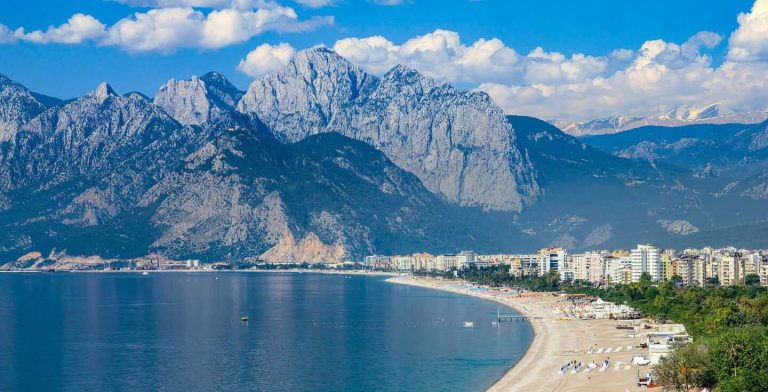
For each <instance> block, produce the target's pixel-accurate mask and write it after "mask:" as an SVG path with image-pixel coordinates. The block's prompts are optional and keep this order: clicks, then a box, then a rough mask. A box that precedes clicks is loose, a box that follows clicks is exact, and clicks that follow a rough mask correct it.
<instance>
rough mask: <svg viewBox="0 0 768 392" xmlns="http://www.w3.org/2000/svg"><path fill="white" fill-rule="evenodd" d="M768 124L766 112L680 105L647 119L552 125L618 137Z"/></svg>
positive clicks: (572, 132) (570, 131) (578, 132)
mask: <svg viewBox="0 0 768 392" xmlns="http://www.w3.org/2000/svg"><path fill="white" fill-rule="evenodd" d="M765 120H768V111H753V112H738V113H734V112H724V111H722V109H721V108H720V106H719V105H717V104H712V105H707V106H703V107H696V106H692V105H682V106H679V107H677V108H675V109H673V110H670V111H669V112H667V113H663V114H660V115H657V116H647V117H627V116H613V117H607V118H601V119H595V120H590V121H584V122H569V121H552V123H553V124H554V125H556V126H557V127H559V128H561V129H562V130H563V132H565V133H568V134H570V135H574V136H590V135H604V134H613V133H620V132H624V131H627V130H631V129H636V128H640V127H644V126H663V127H681V126H686V125H701V124H756V123H760V122H763V121H765Z"/></svg>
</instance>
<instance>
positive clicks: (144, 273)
mask: <svg viewBox="0 0 768 392" xmlns="http://www.w3.org/2000/svg"><path fill="white" fill-rule="evenodd" d="M141 274H142V275H149V272H147V271H144V272H142V273H141Z"/></svg>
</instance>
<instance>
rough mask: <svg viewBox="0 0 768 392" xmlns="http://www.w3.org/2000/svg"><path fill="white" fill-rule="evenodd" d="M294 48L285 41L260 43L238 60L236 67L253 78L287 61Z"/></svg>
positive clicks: (293, 52) (294, 50)
mask: <svg viewBox="0 0 768 392" xmlns="http://www.w3.org/2000/svg"><path fill="white" fill-rule="evenodd" d="M295 53H296V49H294V48H293V46H291V45H289V44H287V43H281V44H279V45H274V46H273V45H270V44H262V45H259V46H258V47H256V49H254V50H252V51H251V52H250V53H248V55H247V56H246V57H245V58H244V59H243V60H241V61H240V64H239V65H238V66H237V69H238V70H240V71H241V72H243V73H245V74H246V75H249V76H251V77H254V78H258V77H261V76H263V75H265V74H268V73H270V72H272V71H274V70H276V69H277V68H280V67H281V66H283V65H285V64H286V63H288V61H290V60H291V58H292V57H293V55H294V54H295Z"/></svg>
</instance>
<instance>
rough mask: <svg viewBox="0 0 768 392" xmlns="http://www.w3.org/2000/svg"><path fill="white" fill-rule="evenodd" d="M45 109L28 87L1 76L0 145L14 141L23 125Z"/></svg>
mask: <svg viewBox="0 0 768 392" xmlns="http://www.w3.org/2000/svg"><path fill="white" fill-rule="evenodd" d="M45 109H46V107H45V104H44V103H43V102H41V101H40V100H38V99H37V98H36V97H35V96H34V95H33V93H32V92H31V91H29V90H28V89H27V88H26V87H24V86H22V85H20V84H19V83H16V82H14V81H13V80H11V79H8V78H7V77H6V76H5V75H3V74H0V143H1V142H4V141H9V140H12V139H13V138H14V137H15V135H16V132H17V131H18V130H19V128H20V127H21V126H22V125H23V124H25V123H26V122H28V121H29V120H31V119H32V118H33V117H35V116H36V115H38V114H40V113H42V112H43V111H44V110H45Z"/></svg>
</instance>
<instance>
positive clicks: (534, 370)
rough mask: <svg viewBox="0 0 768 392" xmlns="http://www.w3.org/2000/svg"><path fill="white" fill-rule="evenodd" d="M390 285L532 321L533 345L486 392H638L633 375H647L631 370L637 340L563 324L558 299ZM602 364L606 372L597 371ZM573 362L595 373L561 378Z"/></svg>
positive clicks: (590, 325)
mask: <svg viewBox="0 0 768 392" xmlns="http://www.w3.org/2000/svg"><path fill="white" fill-rule="evenodd" d="M389 281H390V282H393V283H399V284H409V285H414V286H420V287H426V288H431V289H437V290H444V291H449V292H453V293H458V294H464V295H471V296H475V297H478V298H483V299H487V300H492V301H496V302H499V303H502V304H504V305H508V306H510V307H512V308H514V309H516V310H517V311H518V312H520V313H521V314H523V315H526V316H529V317H530V318H531V320H530V321H531V325H532V327H533V329H534V333H535V336H534V339H533V342H531V345H530V346H529V348H528V351H527V352H526V354H525V356H524V357H523V358H522V359H521V360H520V361H519V362H518V363H516V364H515V365H514V366H513V367H512V368H511V369H509V371H507V373H506V374H505V375H504V376H503V377H502V378H501V379H500V380H498V381H497V382H496V383H495V384H494V385H493V386H492V387H491V388H489V389H488V390H489V391H597V392H601V391H606V392H607V391H616V392H625V391H627V390H629V391H638V390H640V388H638V387H637V385H636V377H637V374H638V371H639V372H640V374H645V373H646V372H648V370H649V367H648V366H636V365H630V362H631V359H632V356H633V355H634V354H635V353H642V354H643V355H646V356H647V354H648V350H647V349H640V348H639V347H638V345H639V344H640V341H641V339H640V337H639V336H640V335H637V337H630V336H629V335H630V333H631V331H628V330H624V329H617V328H616V321H613V320H566V319H565V318H563V317H562V314H558V313H556V312H554V311H553V310H554V309H556V308H559V307H562V306H564V305H565V304H566V303H565V300H564V299H563V298H562V297H559V296H554V295H552V294H542V293H523V294H522V295H507V296H503V295H491V294H489V293H483V292H477V291H469V290H467V289H462V288H461V284H462V282H461V281H457V280H436V279H424V278H413V277H397V278H392V279H389ZM605 360H608V361H609V366H608V367H607V368H606V369H605V370H604V371H601V370H600V369H599V367H600V365H602V364H603V362H604V361H605ZM570 361H576V362H581V363H583V364H584V365H585V366H586V365H587V364H589V363H591V362H592V361H594V362H595V363H596V364H597V365H598V368H595V369H594V370H591V371H588V372H585V370H586V369H584V368H582V369H581V370H580V371H579V372H577V373H573V372H572V370H571V369H569V370H567V371H566V372H564V373H563V374H560V368H561V366H563V365H564V364H566V363H568V362H570Z"/></svg>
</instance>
